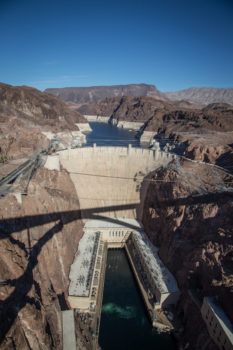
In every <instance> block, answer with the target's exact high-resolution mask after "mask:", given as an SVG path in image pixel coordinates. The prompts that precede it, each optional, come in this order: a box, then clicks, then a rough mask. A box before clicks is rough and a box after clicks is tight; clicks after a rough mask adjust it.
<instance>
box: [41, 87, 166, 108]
mask: <svg viewBox="0 0 233 350" xmlns="http://www.w3.org/2000/svg"><path fill="white" fill-rule="evenodd" d="M45 92H47V93H49V94H52V95H55V96H57V97H58V98H60V99H61V100H63V101H65V102H73V103H78V104H80V103H90V102H93V101H97V100H100V99H103V98H105V97H116V96H124V95H125V96H147V95H150V94H151V95H153V96H154V97H160V98H164V97H163V94H162V93H160V91H159V90H157V88H156V87H155V86H154V85H148V84H129V85H113V86H91V87H67V88H57V89H55V88H54V89H46V90H45Z"/></svg>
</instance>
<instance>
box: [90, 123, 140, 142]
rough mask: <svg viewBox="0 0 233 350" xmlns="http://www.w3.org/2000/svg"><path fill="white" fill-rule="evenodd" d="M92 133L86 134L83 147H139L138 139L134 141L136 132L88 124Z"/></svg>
mask: <svg viewBox="0 0 233 350" xmlns="http://www.w3.org/2000/svg"><path fill="white" fill-rule="evenodd" d="M89 124H90V126H91V128H92V132H90V133H88V134H87V143H86V145H85V146H92V145H93V143H96V145H97V146H128V144H132V147H140V142H139V139H136V138H135V136H136V133H137V132H136V131H129V130H127V129H121V128H117V127H116V126H113V125H111V124H107V123H89Z"/></svg>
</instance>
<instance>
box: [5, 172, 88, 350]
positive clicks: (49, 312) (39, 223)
mask: <svg viewBox="0 0 233 350" xmlns="http://www.w3.org/2000/svg"><path fill="white" fill-rule="evenodd" d="M1 208H2V209H1V220H0V228H1V234H0V237H1V240H0V276H1V277H0V299H1V300H0V320H1V333H0V349H4V350H9V349H20V350H28V349H33V350H42V349H43V350H51V349H56V350H62V324H61V308H63V307H65V304H66V302H65V299H66V295H67V289H68V285H69V280H68V275H69V268H70V265H71V263H72V261H73V258H74V255H75V253H76V250H77V245H78V242H79V239H80V237H81V235H82V223H81V220H80V212H79V201H78V198H77V195H76V191H75V188H74V185H73V183H72V181H71V179H70V177H69V175H68V173H67V172H65V171H64V172H58V171H56V170H47V169H39V170H38V171H37V173H36V175H35V177H34V178H33V179H32V180H31V181H30V184H29V188H28V195H27V196H22V204H20V203H19V202H17V199H16V197H15V196H14V195H8V196H6V197H5V198H1Z"/></svg>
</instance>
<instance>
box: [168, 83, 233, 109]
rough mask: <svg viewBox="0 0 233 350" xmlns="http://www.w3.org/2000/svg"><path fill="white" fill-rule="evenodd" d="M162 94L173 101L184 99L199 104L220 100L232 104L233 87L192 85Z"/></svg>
mask: <svg viewBox="0 0 233 350" xmlns="http://www.w3.org/2000/svg"><path fill="white" fill-rule="evenodd" d="M164 96H165V97H167V98H168V99H170V100H173V101H179V100H185V101H189V102H194V103H200V104H209V103H214V102H220V103H229V104H230V105H233V88H226V89H224V88H210V87H205V88H198V87H192V88H189V89H185V90H180V91H175V92H165V93H164Z"/></svg>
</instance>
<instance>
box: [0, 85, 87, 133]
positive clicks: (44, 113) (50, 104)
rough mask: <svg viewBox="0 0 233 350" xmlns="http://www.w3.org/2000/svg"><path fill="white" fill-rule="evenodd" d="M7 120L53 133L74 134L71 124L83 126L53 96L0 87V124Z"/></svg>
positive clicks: (8, 86) (78, 116)
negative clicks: (15, 120) (10, 119)
mask: <svg viewBox="0 0 233 350" xmlns="http://www.w3.org/2000/svg"><path fill="white" fill-rule="evenodd" d="M9 117H17V122H18V123H20V124H22V125H23V126H26V127H30V126H32V127H34V126H41V127H44V128H45V130H46V131H49V130H53V131H54V132H55V131H63V130H75V129H76V130H78V128H77V127H76V126H75V123H82V122H86V120H85V118H84V117H83V116H82V115H81V114H79V113H78V112H76V111H72V110H70V109H69V108H68V107H67V106H66V105H65V104H64V103H63V102H62V101H60V100H59V99H58V98H56V97H54V96H51V95H49V94H46V93H43V92H40V91H39V90H36V89H34V88H31V87H28V86H11V85H6V84H2V83H0V123H1V124H2V123H6V122H7V121H8V118H9Z"/></svg>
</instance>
